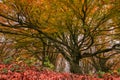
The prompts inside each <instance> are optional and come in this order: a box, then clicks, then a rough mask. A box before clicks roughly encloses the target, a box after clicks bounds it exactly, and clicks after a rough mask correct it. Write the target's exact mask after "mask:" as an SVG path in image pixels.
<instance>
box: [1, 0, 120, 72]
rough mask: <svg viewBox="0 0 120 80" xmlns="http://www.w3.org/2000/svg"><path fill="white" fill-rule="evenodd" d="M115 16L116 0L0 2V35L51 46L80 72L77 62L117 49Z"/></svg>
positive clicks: (5, 0) (12, 0) (20, 0)
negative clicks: (39, 41)
mask: <svg viewBox="0 0 120 80" xmlns="http://www.w3.org/2000/svg"><path fill="white" fill-rule="evenodd" d="M118 12H119V9H118V6H116V3H115V0H111V1H109V0H50V1H49V0H3V1H2V2H1V3H0V19H1V20H0V25H1V26H0V32H2V33H7V34H15V35H22V36H27V37H31V38H35V39H40V40H41V41H43V42H44V44H45V45H48V42H50V43H51V44H50V45H51V46H53V47H54V49H56V50H57V51H58V52H59V53H61V54H62V55H63V56H64V57H65V59H66V60H67V61H69V63H70V64H71V69H72V68H73V67H75V66H76V67H78V68H79V61H80V59H83V58H86V57H92V56H96V55H98V54H101V53H105V52H109V51H113V50H116V48H117V47H119V46H120V44H113V43H112V42H113V41H114V40H117V38H119V31H118V30H119V25H118V21H117V20H118V18H119V17H118V14H119V13H118ZM116 36H118V37H116ZM78 68H76V69H77V70H74V69H73V70H71V71H72V72H75V73H76V72H77V71H78V72H80V71H79V70H78Z"/></svg>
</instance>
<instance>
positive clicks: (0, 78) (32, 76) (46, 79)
mask: <svg viewBox="0 0 120 80" xmlns="http://www.w3.org/2000/svg"><path fill="white" fill-rule="evenodd" d="M0 80H120V75H118V74H117V73H113V74H110V73H106V74H104V75H103V76H102V78H99V77H98V75H97V74H94V75H78V74H72V73H58V72H55V71H51V70H41V71H39V70H38V69H37V68H36V67H33V66H32V67H30V66H27V65H25V64H23V63H22V64H16V63H13V64H6V65H5V64H0Z"/></svg>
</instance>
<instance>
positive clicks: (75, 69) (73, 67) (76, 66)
mask: <svg viewBox="0 0 120 80" xmlns="http://www.w3.org/2000/svg"><path fill="white" fill-rule="evenodd" d="M70 71H71V72H72V73H77V74H81V73H82V70H81V69H80V66H79V64H76V63H71V64H70Z"/></svg>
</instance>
